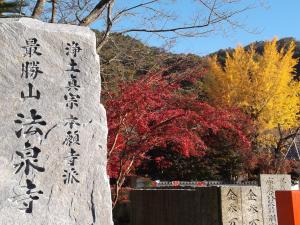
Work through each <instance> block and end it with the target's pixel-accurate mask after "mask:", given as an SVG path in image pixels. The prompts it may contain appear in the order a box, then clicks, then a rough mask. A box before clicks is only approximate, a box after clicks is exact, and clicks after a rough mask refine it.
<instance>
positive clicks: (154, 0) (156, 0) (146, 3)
mask: <svg viewBox="0 0 300 225" xmlns="http://www.w3.org/2000/svg"><path fill="white" fill-rule="evenodd" d="M158 1H159V0H153V1H149V2H145V3H141V4H138V5H135V6H132V7H130V8H127V9H123V10H121V11H120V12H118V13H117V14H116V15H115V16H114V18H113V19H112V21H115V20H117V19H118V18H120V16H121V15H122V14H124V13H126V12H129V11H131V10H133V9H137V8H139V7H142V6H146V5H149V4H152V3H155V2H158Z"/></svg>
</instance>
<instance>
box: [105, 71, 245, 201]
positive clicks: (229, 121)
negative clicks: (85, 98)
mask: <svg viewBox="0 0 300 225" xmlns="http://www.w3.org/2000/svg"><path fill="white" fill-rule="evenodd" d="M200 76H201V73H199V72H198V73H197V72H194V73H193V74H190V75H189V78H188V80H189V82H193V81H195V80H197V79H198V78H199V77H200ZM183 79H186V78H182V77H181V78H176V79H170V77H165V76H163V75H161V74H160V73H159V74H149V75H146V76H144V77H143V78H142V79H140V80H137V81H135V82H132V83H129V84H128V83H126V84H122V85H120V86H119V92H118V94H111V93H106V95H105V97H106V101H105V105H106V108H107V115H108V127H109V134H108V152H107V157H108V174H109V176H110V177H111V178H114V179H115V184H114V188H113V194H114V195H113V205H115V204H116V203H117V201H118V197H119V191H120V189H121V187H122V186H123V184H124V182H125V179H126V177H127V176H128V175H130V174H131V173H132V172H134V168H136V167H137V166H139V165H140V164H141V162H142V161H143V160H147V152H148V151H149V150H151V149H153V148H154V147H162V148H166V146H168V149H170V146H171V150H173V151H176V152H179V153H180V154H182V155H184V156H190V155H193V156H195V155H196V156H201V155H204V154H205V149H206V148H207V143H208V142H209V134H213V135H218V133H220V134H221V133H222V136H224V135H225V136H226V135H228V137H229V136H234V137H238V138H236V139H237V140H238V141H237V145H239V146H241V148H243V149H249V147H250V142H249V140H248V138H247V133H246V132H245V129H244V128H245V124H247V123H248V122H249V121H248V119H247V118H246V117H245V116H244V115H243V114H242V113H241V112H240V111H238V110H225V109H218V108H215V107H212V106H210V105H209V104H208V103H205V102H201V101H199V100H198V96H197V95H195V94H193V93H184V94H183V93H182V92H181V91H182V87H181V85H180V81H182V80H183Z"/></svg>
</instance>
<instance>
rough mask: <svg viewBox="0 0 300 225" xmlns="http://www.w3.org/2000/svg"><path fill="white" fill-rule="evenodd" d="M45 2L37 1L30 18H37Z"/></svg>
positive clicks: (42, 0) (44, 0) (43, 0)
mask: <svg viewBox="0 0 300 225" xmlns="http://www.w3.org/2000/svg"><path fill="white" fill-rule="evenodd" d="M45 2H46V0H38V1H37V2H36V4H35V7H34V10H33V13H32V17H33V18H38V17H39V16H40V15H41V14H42V12H43V10H44V5H45Z"/></svg>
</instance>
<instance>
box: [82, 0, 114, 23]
mask: <svg viewBox="0 0 300 225" xmlns="http://www.w3.org/2000/svg"><path fill="white" fill-rule="evenodd" d="M113 1H114V0H101V1H99V3H98V4H97V5H96V6H95V8H94V9H93V10H92V11H91V12H90V14H89V15H87V16H86V17H85V18H84V19H83V20H82V21H81V22H80V23H79V26H89V25H90V24H91V23H93V22H95V21H96V20H97V19H98V18H99V17H100V16H101V15H102V13H103V11H104V9H105V7H106V6H107V5H108V4H109V3H111V2H113Z"/></svg>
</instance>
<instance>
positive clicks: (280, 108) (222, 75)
mask: <svg viewBox="0 0 300 225" xmlns="http://www.w3.org/2000/svg"><path fill="white" fill-rule="evenodd" d="M294 49H295V44H294V43H291V44H290V46H289V47H288V48H287V49H286V50H284V48H282V49H281V50H278V49H277V39H274V40H273V41H271V42H267V43H266V44H265V45H264V51H263V54H262V55H260V54H258V53H256V52H255V50H254V47H253V46H251V47H250V49H249V50H248V51H246V50H245V49H244V48H243V47H242V46H238V47H237V48H236V49H235V51H234V52H233V53H232V55H230V54H229V53H227V57H226V63H225V67H222V65H220V64H219V63H218V62H217V58H216V57H212V58H211V59H210V60H209V63H210V67H211V73H210V74H209V75H207V76H206V78H205V83H206V85H205V87H206V92H207V94H208V97H209V99H210V100H211V101H212V102H213V103H214V104H215V105H217V106H221V107H224V106H229V107H238V108H241V109H242V110H243V111H244V112H245V113H246V114H248V115H250V116H251V118H252V119H253V121H254V122H255V123H256V125H257V127H258V133H260V134H263V133H265V132H268V131H270V130H272V129H274V128H276V127H278V125H280V127H281V128H282V129H289V128H293V127H295V126H299V115H297V113H298V112H299V111H300V110H299V109H300V98H299V93H300V82H296V81H294V80H293V76H294V72H295V71H294V70H295V69H294V66H295V65H296V64H297V59H293V58H292V56H293V53H294ZM264 138H266V137H261V139H264Z"/></svg>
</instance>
